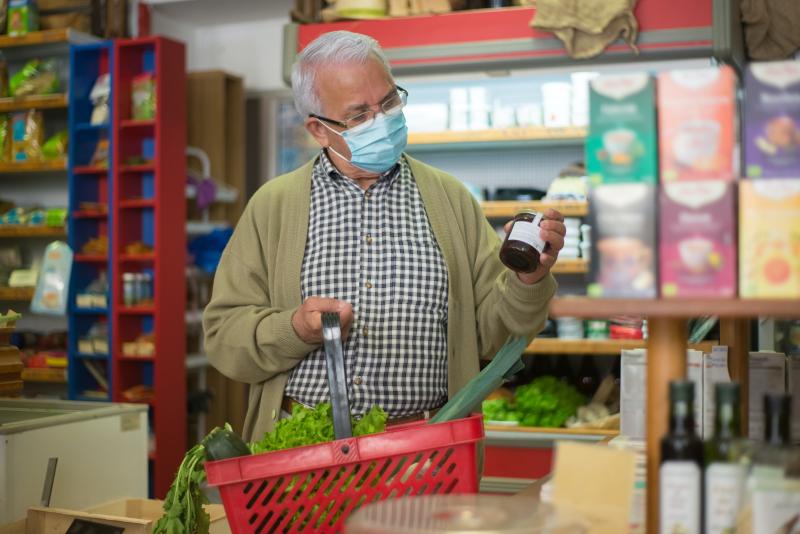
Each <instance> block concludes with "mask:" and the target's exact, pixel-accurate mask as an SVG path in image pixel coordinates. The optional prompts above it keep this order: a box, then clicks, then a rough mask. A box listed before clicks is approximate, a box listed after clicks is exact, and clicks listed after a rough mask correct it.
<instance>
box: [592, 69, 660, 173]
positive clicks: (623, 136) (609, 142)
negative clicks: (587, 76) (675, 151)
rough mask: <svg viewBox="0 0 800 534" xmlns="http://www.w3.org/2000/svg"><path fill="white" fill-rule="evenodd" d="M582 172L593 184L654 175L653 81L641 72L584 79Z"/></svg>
mask: <svg viewBox="0 0 800 534" xmlns="http://www.w3.org/2000/svg"><path fill="white" fill-rule="evenodd" d="M590 88H591V89H590V93H589V109H590V111H589V116H590V121H589V132H588V134H587V137H586V172H587V174H588V175H589V177H590V179H591V180H592V182H593V183H595V184H599V183H619V182H647V183H655V182H656V181H657V176H658V174H657V173H658V163H657V161H658V160H657V157H658V152H657V146H656V133H657V132H656V112H655V84H654V83H653V79H652V78H651V77H650V76H649V75H648V74H645V73H641V74H627V75H619V76H600V77H598V78H595V79H594V80H592V81H591V82H590Z"/></svg>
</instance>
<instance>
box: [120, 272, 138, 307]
mask: <svg viewBox="0 0 800 534" xmlns="http://www.w3.org/2000/svg"><path fill="white" fill-rule="evenodd" d="M122 300H123V302H124V303H125V306H134V305H135V304H136V274H135V273H122Z"/></svg>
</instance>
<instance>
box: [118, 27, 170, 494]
mask: <svg viewBox="0 0 800 534" xmlns="http://www.w3.org/2000/svg"><path fill="white" fill-rule="evenodd" d="M114 70H115V76H116V78H115V79H116V80H117V83H116V84H115V86H114V97H113V103H114V110H113V114H114V120H113V124H114V125H115V128H114V133H113V135H114V142H113V157H112V169H113V176H114V180H115V187H114V198H113V207H112V210H113V214H114V220H115V222H116V223H115V224H114V243H117V245H118V246H115V247H114V252H113V256H112V261H113V262H114V265H115V269H114V280H112V282H111V285H112V291H113V295H114V298H113V299H112V302H113V304H114V312H113V331H114V333H115V335H114V340H113V348H112V354H113V359H114V362H115V365H114V366H113V372H114V400H115V401H124V400H125V399H124V397H123V396H122V392H123V391H125V390H127V389H129V388H131V387H133V386H137V385H140V384H144V385H148V386H150V387H152V388H153V393H154V398H153V400H152V401H150V402H148V403H147V404H149V405H150V407H151V410H152V411H151V417H150V421H151V428H150V430H151V432H152V433H153V435H154V436H155V440H156V442H157V443H158V448H157V450H156V451H155V452H154V453H152V454H151V455H150V457H151V466H152V471H151V472H152V476H153V480H152V487H153V492H154V496H155V497H158V498H164V496H165V495H166V492H167V490H168V488H169V485H170V483H171V482H172V478H173V476H174V474H175V471H176V470H177V468H178V466H179V465H180V462H181V459H182V458H183V454H184V452H185V451H186V379H185V374H186V371H185V359H186V355H185V353H186V347H185V343H186V340H185V337H186V336H185V323H184V316H185V304H184V301H185V286H186V283H185V278H184V277H185V274H184V266H185V263H186V260H185V253H186V233H185V232H186V225H185V221H186V213H185V209H186V201H185V190H184V189H185V184H184V182H183V180H175V179H174V178H175V177H176V176H183V175H184V174H185V172H186V159H185V149H186V105H185V97H186V66H185V50H184V45H183V44H181V43H178V42H176V41H172V40H170V39H166V38H162V37H145V38H140V39H131V40H121V41H117V42H116V46H115V49H114ZM144 72H149V73H151V74H153V77H154V80H155V86H156V94H155V100H156V116H155V118H154V120H137V119H134V118H133V116H132V110H131V81H132V79H133V78H134V77H136V76H138V75H140V74H142V73H144ZM134 158H137V159H140V158H144V159H145V160H147V161H146V163H144V164H136V165H130V164H127V163H126V162H128V161H131V160H132V159H134ZM141 208H150V209H141ZM135 242H143V243H145V244H146V245H148V246H151V247H153V252H152V253H147V254H126V253H125V252H124V251H125V247H126V246H127V245H130V244H132V243H135ZM158 258H163V259H164V260H166V261H158V260H157V259H158ZM125 272H149V273H150V274H152V277H153V304H152V305H147V306H135V307H125V306H124V305H123V300H124V299H123V287H122V276H123V274H124V273H125ZM145 333H151V334H152V335H153V342H154V344H155V349H156V353H157V354H159V355H160V356H159V358H158V360H156V359H155V358H153V357H133V356H124V355H123V353H122V343H123V340H132V339H136V338H137V337H138V336H140V335H142V334H145ZM136 363H140V364H141V365H135V364H136Z"/></svg>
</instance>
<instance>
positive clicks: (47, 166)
mask: <svg viewBox="0 0 800 534" xmlns="http://www.w3.org/2000/svg"><path fill="white" fill-rule="evenodd" d="M66 170H67V160H65V159H55V160H52V161H25V162H20V163H0V174H14V173H19V172H57V171H66Z"/></svg>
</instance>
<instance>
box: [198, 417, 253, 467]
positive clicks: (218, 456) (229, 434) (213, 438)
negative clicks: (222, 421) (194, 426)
mask: <svg viewBox="0 0 800 534" xmlns="http://www.w3.org/2000/svg"><path fill="white" fill-rule="evenodd" d="M203 447H204V448H205V450H206V460H210V461H216V460H226V459H228V458H236V457H238V456H247V455H249V454H250V447H248V446H247V443H245V442H244V440H242V438H240V437H239V436H238V435H237V434H236V433H235V432H234V431H233V430H232V429H231V427H230V425H227V424H226V425H225V426H224V427H222V428H220V427H217V428H215V429H214V430H212V431H211V433H210V434H209V435H208V436H206V438H205V439H204V440H203Z"/></svg>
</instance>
